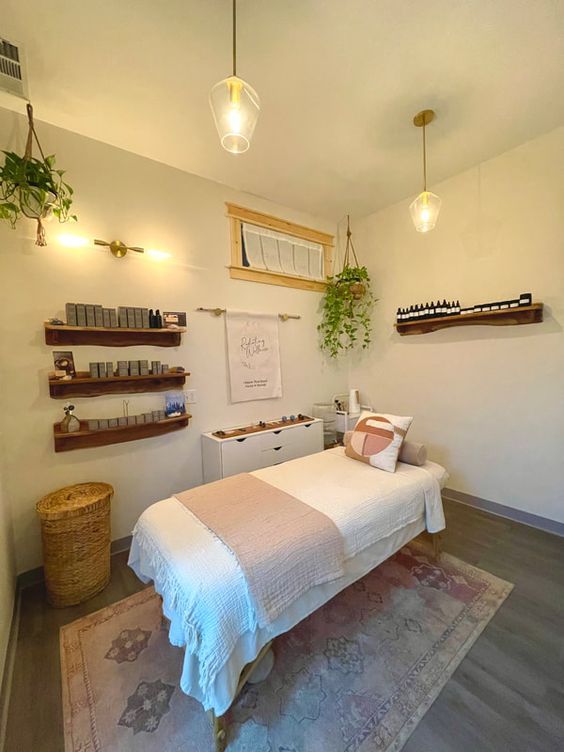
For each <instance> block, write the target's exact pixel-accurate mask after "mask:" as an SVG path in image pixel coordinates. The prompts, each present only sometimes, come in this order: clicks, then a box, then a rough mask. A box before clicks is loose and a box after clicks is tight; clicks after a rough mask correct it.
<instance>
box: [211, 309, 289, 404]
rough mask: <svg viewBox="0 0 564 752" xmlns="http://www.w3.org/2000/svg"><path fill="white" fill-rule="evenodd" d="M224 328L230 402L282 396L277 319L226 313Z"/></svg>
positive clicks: (242, 313)
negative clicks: (225, 330) (225, 332)
mask: <svg viewBox="0 0 564 752" xmlns="http://www.w3.org/2000/svg"><path fill="white" fill-rule="evenodd" d="M225 325H226V329H227V355H228V360H229V380H230V384H231V401H232V402H247V401H249V400H258V399H271V398H272V397H281V396H282V373H281V370H280V346H279V338H278V316H277V315H276V314H265V313H246V312H244V311H227V312H226V315H225Z"/></svg>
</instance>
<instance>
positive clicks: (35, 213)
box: [18, 183, 57, 219]
mask: <svg viewBox="0 0 564 752" xmlns="http://www.w3.org/2000/svg"><path fill="white" fill-rule="evenodd" d="M18 198H19V205H20V207H21V211H22V214H23V215H24V216H26V217H27V218H28V219H45V218H46V217H48V216H49V215H50V214H51V213H52V211H53V206H54V204H55V202H56V200H57V194H56V193H55V192H54V191H52V190H47V191H45V190H43V188H41V187H40V186H39V185H33V184H32V183H30V184H29V186H28V187H27V188H26V189H25V190H22V189H21V188H19V189H18Z"/></svg>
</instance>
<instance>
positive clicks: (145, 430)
mask: <svg viewBox="0 0 564 752" xmlns="http://www.w3.org/2000/svg"><path fill="white" fill-rule="evenodd" d="M191 417H192V416H191V415H188V413H186V414H185V415H179V416H178V417H177V418H166V419H165V420H160V421H158V422H157V423H137V424H135V425H133V426H118V427H117V428H102V429H99V430H98V431H89V430H88V422H87V421H85V420H81V421H80V431H75V432H74V433H62V432H61V424H60V423H55V425H54V426H53V437H54V440H55V451H56V452H69V451H70V450H72V449H87V448H89V447H100V446H107V445H108V444H123V443H124V442H126V441H137V439H148V438H150V437H151V436H162V435H163V434H165V433H170V432H171V431H178V430H180V429H181V428H186V426H187V425H188V423H189V421H190V418H191Z"/></svg>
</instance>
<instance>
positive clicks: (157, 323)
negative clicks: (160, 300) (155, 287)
mask: <svg viewBox="0 0 564 752" xmlns="http://www.w3.org/2000/svg"><path fill="white" fill-rule="evenodd" d="M162 328H163V317H162V316H161V312H160V311H159V309H158V308H157V310H156V311H155V329H162Z"/></svg>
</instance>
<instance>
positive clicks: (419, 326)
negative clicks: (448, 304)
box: [396, 303, 543, 337]
mask: <svg viewBox="0 0 564 752" xmlns="http://www.w3.org/2000/svg"><path fill="white" fill-rule="evenodd" d="M542 320H543V304H542V303H533V305H530V306H519V308H504V309H503V310H501V311H481V312H479V313H468V314H465V315H464V316H461V315H457V316H443V317H441V318H436V319H425V320H423V321H407V322H405V323H399V324H396V329H397V330H398V332H399V334H401V335H402V337H403V336H405V335H407V334H427V332H436V331H438V330H439V329H447V328H448V327H451V326H471V325H474V326H476V325H487V326H515V325H517V324H539V323H540V322H541V321H542Z"/></svg>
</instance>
